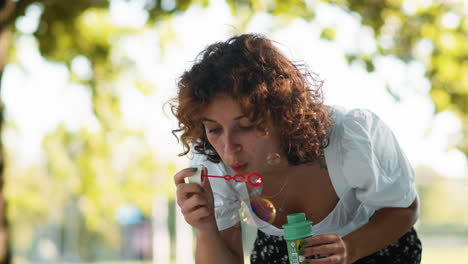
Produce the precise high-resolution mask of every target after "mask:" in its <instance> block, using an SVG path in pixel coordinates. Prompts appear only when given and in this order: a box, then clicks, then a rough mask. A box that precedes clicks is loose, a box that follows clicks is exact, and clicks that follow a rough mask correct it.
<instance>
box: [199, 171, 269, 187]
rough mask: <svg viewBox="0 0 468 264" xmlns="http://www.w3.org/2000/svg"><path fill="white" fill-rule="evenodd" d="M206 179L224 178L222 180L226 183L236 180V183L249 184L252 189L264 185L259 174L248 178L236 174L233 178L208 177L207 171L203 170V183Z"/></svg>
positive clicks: (252, 174) (250, 175)
mask: <svg viewBox="0 0 468 264" xmlns="http://www.w3.org/2000/svg"><path fill="white" fill-rule="evenodd" d="M206 177H212V178H222V179H225V180H226V181H230V180H234V181H235V182H247V183H248V184H249V185H250V186H252V187H259V186H260V185H262V183H263V177H262V175H260V174H259V173H257V172H252V173H250V174H249V175H247V177H246V176H244V175H242V174H236V175H234V176H231V175H229V174H227V175H224V176H218V175H208V174H207V173H206V170H202V171H201V180H202V182H203V181H204V180H205V178H206Z"/></svg>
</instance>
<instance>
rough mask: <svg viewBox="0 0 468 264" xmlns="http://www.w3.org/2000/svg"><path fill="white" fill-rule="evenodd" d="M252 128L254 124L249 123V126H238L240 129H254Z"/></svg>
mask: <svg viewBox="0 0 468 264" xmlns="http://www.w3.org/2000/svg"><path fill="white" fill-rule="evenodd" d="M254 128H255V126H254V125H251V126H241V127H240V129H242V130H252V129H254Z"/></svg>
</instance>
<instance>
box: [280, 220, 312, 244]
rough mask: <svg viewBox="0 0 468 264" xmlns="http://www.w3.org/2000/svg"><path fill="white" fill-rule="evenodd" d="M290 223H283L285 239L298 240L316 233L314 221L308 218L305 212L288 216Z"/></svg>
mask: <svg viewBox="0 0 468 264" xmlns="http://www.w3.org/2000/svg"><path fill="white" fill-rule="evenodd" d="M287 219H288V223H287V224H284V225H283V229H284V239H286V240H296V239H302V238H306V237H310V236H313V235H314V232H313V231H312V222H311V221H307V220H306V216H305V214H304V213H295V214H290V215H288V216H287Z"/></svg>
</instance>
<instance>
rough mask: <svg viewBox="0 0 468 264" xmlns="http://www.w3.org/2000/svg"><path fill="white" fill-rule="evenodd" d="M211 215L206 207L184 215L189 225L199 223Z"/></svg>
mask: <svg viewBox="0 0 468 264" xmlns="http://www.w3.org/2000/svg"><path fill="white" fill-rule="evenodd" d="M209 215H210V211H209V210H208V208H206V206H202V207H198V208H197V209H195V210H193V211H192V212H190V213H187V214H184V218H185V221H187V223H189V224H193V223H196V222H198V221H199V220H200V219H202V218H204V217H207V216H209Z"/></svg>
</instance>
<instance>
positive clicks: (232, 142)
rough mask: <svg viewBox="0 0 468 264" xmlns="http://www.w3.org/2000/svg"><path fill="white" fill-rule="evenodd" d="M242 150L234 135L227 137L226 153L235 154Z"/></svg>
mask: <svg viewBox="0 0 468 264" xmlns="http://www.w3.org/2000/svg"><path fill="white" fill-rule="evenodd" d="M241 149H242V145H241V144H240V143H239V142H238V140H237V139H236V138H234V137H233V136H232V135H226V138H225V141H224V153H226V154H233V153H236V152H239V151H240V150H241Z"/></svg>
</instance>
